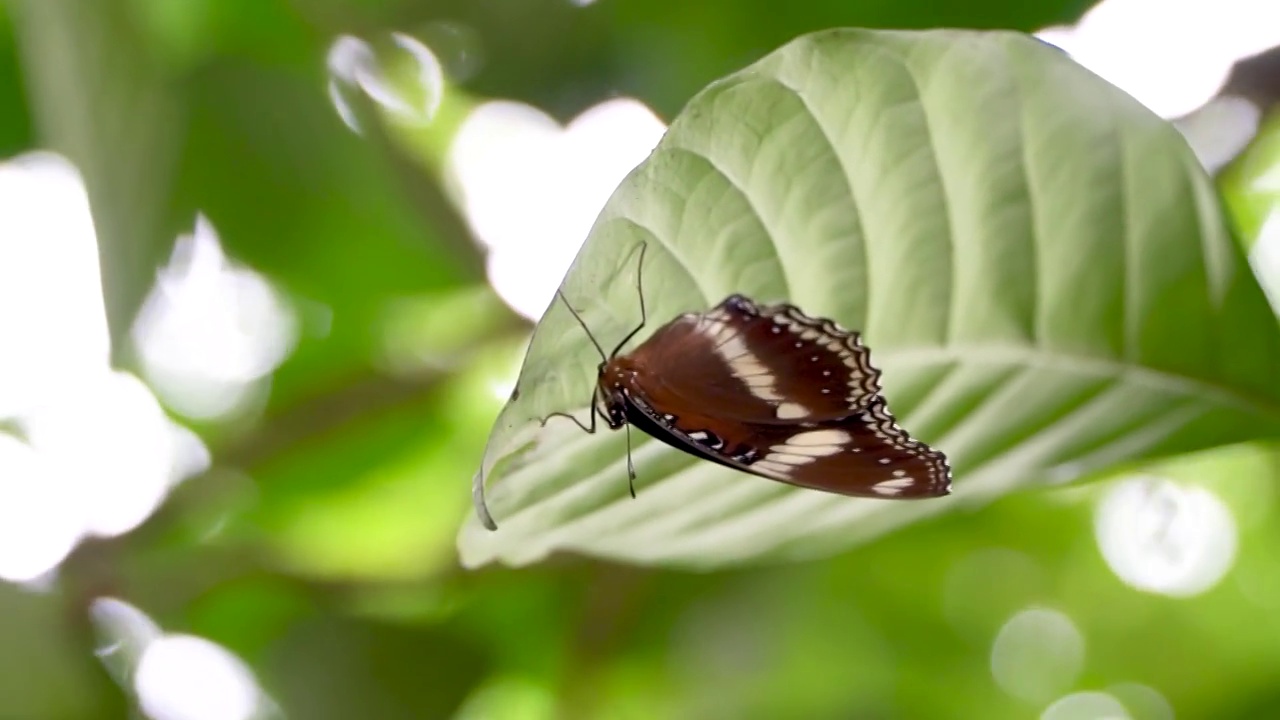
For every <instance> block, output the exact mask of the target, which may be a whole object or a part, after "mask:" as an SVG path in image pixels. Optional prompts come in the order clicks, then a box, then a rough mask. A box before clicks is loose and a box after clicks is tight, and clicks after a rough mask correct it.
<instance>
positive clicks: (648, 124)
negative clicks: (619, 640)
mask: <svg viewBox="0 0 1280 720" xmlns="http://www.w3.org/2000/svg"><path fill="white" fill-rule="evenodd" d="M664 132H666V126H665V125H664V124H663V122H662V121H661V120H659V119H658V118H657V116H655V115H654V114H653V112H652V111H650V110H649V109H648V108H647V107H645V106H644V105H643V104H642V103H640V102H639V101H637V100H632V99H629V98H619V99H614V100H609V101H606V102H603V103H600V104H599V105H596V106H595V107H592V108H590V109H588V110H587V111H586V112H583V113H582V114H581V115H579V116H578V117H576V118H574V119H573V120H572V121H571V122H570V123H569V124H568V125H567V126H566V127H561V126H560V124H559V123H557V122H556V121H555V119H553V118H552V117H551V116H550V115H547V114H546V113H544V112H542V111H541V110H538V109H537V108H534V107H532V106H529V105H525V104H522V103H517V102H509V101H495V102H489V103H485V104H483V105H481V106H479V107H477V108H476V109H475V110H473V111H472V113H471V114H470V115H468V116H467V119H466V120H465V121H464V122H463V124H462V127H461V128H460V129H459V130H458V134H457V136H456V137H455V138H454V141H453V145H452V147H451V148H450V150H449V160H448V166H449V170H450V172H451V173H452V175H453V177H454V179H455V180H456V182H457V186H458V192H459V194H460V195H461V204H462V208H463V212H464V214H465V215H466V217H467V221H468V222H469V223H470V224H471V228H472V231H473V232H474V233H475V235H476V237H477V238H478V239H479V241H480V242H481V243H483V244H484V245H485V246H486V247H487V248H488V251H489V255H488V273H489V282H490V283H491V284H492V285H493V287H494V289H495V290H497V292H498V294H499V295H500V296H501V297H502V299H503V300H505V301H506V302H507V304H508V305H510V306H511V307H512V308H514V309H515V310H516V311H517V312H519V313H520V314H521V315H524V316H525V317H528V318H537V317H540V316H541V315H542V313H543V311H544V310H546V308H547V305H548V304H549V303H550V302H551V298H552V297H553V296H554V294H555V289H556V287H557V286H559V284H560V280H561V278H563V276H564V274H565V272H566V271H568V269H569V265H570V264H571V263H572V262H573V258H574V255H575V254H577V252H578V248H579V247H581V245H582V241H583V240H585V239H586V236H587V233H588V231H589V230H590V229H591V225H592V224H593V223H594V222H595V219H596V216H597V215H598V214H599V213H600V210H601V209H602V208H603V207H604V204H605V201H607V200H608V199H609V196H610V195H611V194H613V191H614V189H615V188H616V187H617V186H618V183H620V182H621V181H622V179H623V178H624V177H626V175H627V173H629V172H631V170H632V169H634V168H635V167H636V165H638V164H639V163H640V162H641V161H642V160H644V159H645V157H647V156H648V155H649V153H650V152H652V151H653V148H654V147H655V146H656V145H657V144H658V140H660V139H661V138H662V134H663V133H664Z"/></svg>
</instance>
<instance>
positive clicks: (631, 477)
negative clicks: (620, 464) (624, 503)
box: [627, 423, 636, 500]
mask: <svg viewBox="0 0 1280 720" xmlns="http://www.w3.org/2000/svg"><path fill="white" fill-rule="evenodd" d="M627 489H628V490H630V491H631V499H632V500H635V499H636V466H635V465H634V464H633V463H632V462H631V423H627Z"/></svg>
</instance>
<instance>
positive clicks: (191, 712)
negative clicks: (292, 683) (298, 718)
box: [89, 598, 280, 720]
mask: <svg viewBox="0 0 1280 720" xmlns="http://www.w3.org/2000/svg"><path fill="white" fill-rule="evenodd" d="M89 613H90V618H91V619H92V620H93V623H94V626H95V629H96V631H97V636H98V647H97V649H96V654H97V656H98V659H99V660H100V661H101V662H102V663H103V665H104V666H106V668H107V670H108V672H110V673H111V676H112V677H114V678H115V680H116V682H118V683H120V684H121V686H123V687H124V689H125V690H126V691H128V692H130V693H131V694H132V695H133V696H134V697H135V698H137V701H138V705H139V706H140V707H141V709H142V711H143V712H145V713H146V715H147V717H148V718H151V720H254V719H265V718H269V717H280V713H279V708H278V707H277V706H276V705H275V703H274V702H273V701H272V700H271V699H270V698H269V697H268V696H267V695H266V693H264V692H263V691H262V689H261V688H260V687H259V685H258V681H257V678H256V677H254V674H253V670H252V669H250V668H249V666H248V665H247V664H245V662H244V661H243V660H241V659H240V658H239V657H237V656H236V655H235V654H234V653H232V652H230V651H229V650H227V649H226V648H224V647H222V646H221V645H219V644H217V643H215V642H212V641H210V640H206V639H205V638H201V637H196V636H194V635H182V634H176V633H170V634H166V633H165V632H164V631H163V630H162V629H161V628H160V626H159V625H157V624H156V622H155V621H154V620H152V619H151V618H150V617H148V616H147V614H146V613H144V612H142V611H141V610H139V609H138V608H136V607H134V606H133V605H130V604H129V603H127V602H124V601H123V600H117V599H115V598H98V599H96V600H94V601H93V604H92V605H91V606H90V610H89Z"/></svg>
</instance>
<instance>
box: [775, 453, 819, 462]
mask: <svg viewBox="0 0 1280 720" xmlns="http://www.w3.org/2000/svg"><path fill="white" fill-rule="evenodd" d="M764 459H765V461H766V462H772V463H782V464H784V465H808V464H809V463H811V462H813V461H814V460H817V459H818V458H816V457H813V456H811V455H792V454H791V453H784V452H771V453H769V454H768V455H765V456H764Z"/></svg>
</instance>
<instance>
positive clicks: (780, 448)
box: [769, 444, 841, 458]
mask: <svg viewBox="0 0 1280 720" xmlns="http://www.w3.org/2000/svg"><path fill="white" fill-rule="evenodd" d="M769 449H770V450H772V451H774V452H784V453H790V454H792V455H809V456H811V457H816V458H817V457H826V456H828V455H835V454H836V453H838V452H840V450H841V446H840V445H785V444H784V445H774V446H773V447H770V448H769Z"/></svg>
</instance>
